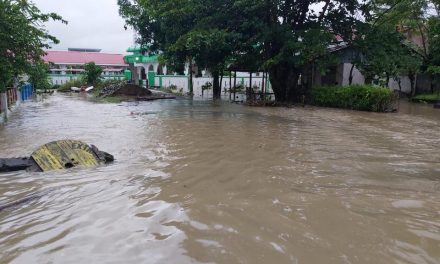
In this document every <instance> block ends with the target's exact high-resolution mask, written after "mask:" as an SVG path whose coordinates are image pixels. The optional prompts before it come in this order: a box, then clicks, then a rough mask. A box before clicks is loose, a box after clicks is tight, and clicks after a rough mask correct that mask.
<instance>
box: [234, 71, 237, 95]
mask: <svg viewBox="0 0 440 264" xmlns="http://www.w3.org/2000/svg"><path fill="white" fill-rule="evenodd" d="M236 89H237V71H234V102H235V93H236V91H235V90H236Z"/></svg>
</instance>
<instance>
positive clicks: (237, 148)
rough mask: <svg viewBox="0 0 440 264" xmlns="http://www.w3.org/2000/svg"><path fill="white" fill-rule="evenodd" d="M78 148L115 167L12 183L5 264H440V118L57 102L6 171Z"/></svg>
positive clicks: (20, 118) (1, 255)
mask: <svg viewBox="0 0 440 264" xmlns="http://www.w3.org/2000/svg"><path fill="white" fill-rule="evenodd" d="M68 138H73V139H79V140H83V141H84V142H87V143H91V144H95V145H96V146H98V147H99V148H101V149H102V150H105V151H107V152H109V153H112V154H113V155H114V156H115V158H116V159H117V161H116V162H115V163H114V164H111V165H108V166H102V167H98V168H94V169H81V168H75V169H74V170H71V171H65V172H51V173H32V172H14V173H7V174H2V175H0V205H2V204H7V203H11V202H14V201H17V200H20V199H23V198H26V197H32V196H34V197H35V199H30V200H28V201H27V202H26V203H23V204H20V205H17V206H15V207H12V208H7V209H5V210H2V211H0V263H228V264H229V263H387V264H389V263H417V264H423V263H440V110H435V109H432V108H431V107H430V106H425V105H409V104H407V103H404V102H402V104H401V109H400V112H399V113H396V114H377V113H366V112H355V111H344V110H336V109H326V108H313V107H306V108H249V107H245V106H241V105H234V104H229V103H224V104H219V105H213V104H212V103H211V102H209V101H188V100H172V101H156V102H142V103H122V104H100V103H94V102H91V101H88V100H86V99H85V98H81V97H78V96H76V97H75V96H74V97H69V96H64V95H54V96H51V97H48V98H46V99H44V100H40V101H37V102H29V103H26V104H24V105H23V106H22V107H20V108H19V110H18V111H17V112H15V113H14V114H13V116H12V118H11V120H10V121H9V122H8V123H7V124H6V125H4V126H1V127H0V153H1V157H13V156H26V155H29V154H30V153H31V152H32V151H33V150H34V149H36V148H37V147H38V146H40V145H42V144H44V143H47V142H49V141H52V140H59V139H68Z"/></svg>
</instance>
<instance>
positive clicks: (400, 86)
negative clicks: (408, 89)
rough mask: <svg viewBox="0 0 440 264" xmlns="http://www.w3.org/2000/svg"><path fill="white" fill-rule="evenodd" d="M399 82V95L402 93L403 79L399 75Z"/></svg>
mask: <svg viewBox="0 0 440 264" xmlns="http://www.w3.org/2000/svg"><path fill="white" fill-rule="evenodd" d="M397 84H398V85H399V95H402V80H401V79H400V77H397Z"/></svg>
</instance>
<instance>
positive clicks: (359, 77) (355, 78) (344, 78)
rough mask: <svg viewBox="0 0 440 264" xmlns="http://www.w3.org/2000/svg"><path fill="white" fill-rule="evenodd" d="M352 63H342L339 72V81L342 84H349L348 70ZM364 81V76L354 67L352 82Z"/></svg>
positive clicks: (360, 82)
mask: <svg viewBox="0 0 440 264" xmlns="http://www.w3.org/2000/svg"><path fill="white" fill-rule="evenodd" d="M352 65H353V64H351V63H343V64H342V72H341V74H342V75H341V81H340V83H341V84H342V85H349V83H350V70H351V67H352ZM363 83H365V78H364V76H363V75H362V73H361V72H360V71H359V70H358V69H357V68H356V67H354V69H353V80H352V84H363Z"/></svg>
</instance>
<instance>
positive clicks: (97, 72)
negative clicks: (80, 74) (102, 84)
mask: <svg viewBox="0 0 440 264" xmlns="http://www.w3.org/2000/svg"><path fill="white" fill-rule="evenodd" d="M101 74H102V67H101V66H99V65H96V64H95V63H94V62H89V63H87V64H86V65H84V79H85V81H86V82H87V84H89V85H96V84H98V82H99V81H100V80H101Z"/></svg>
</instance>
